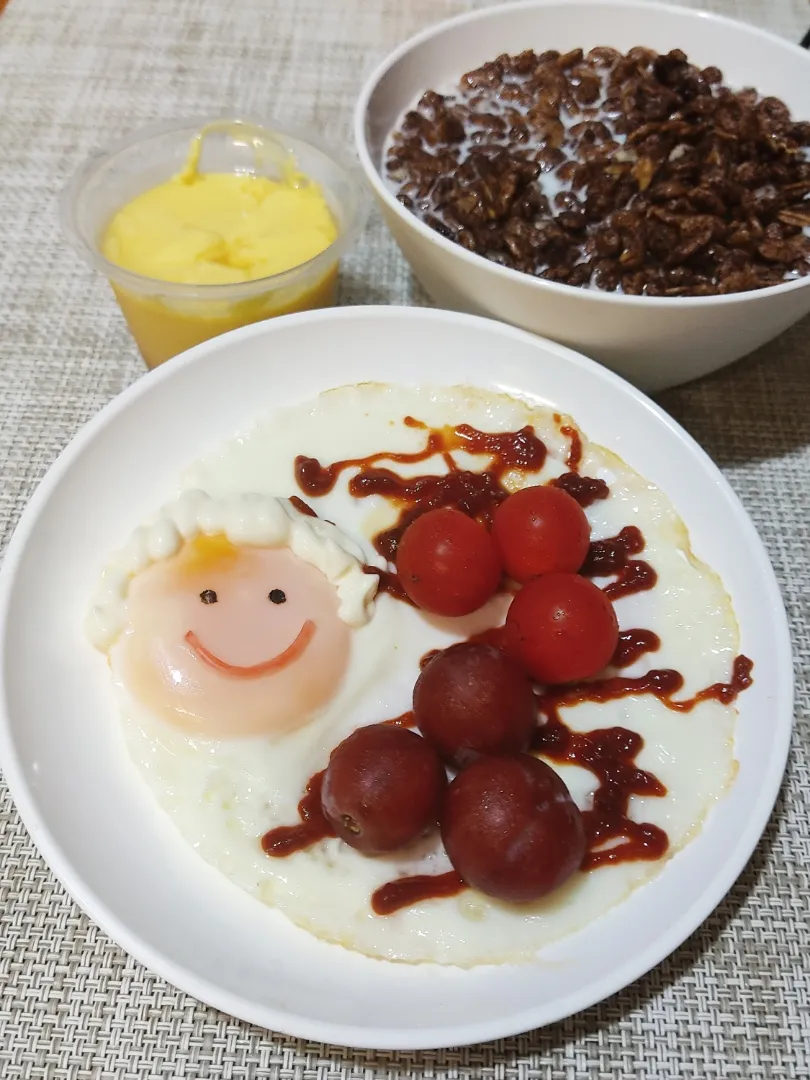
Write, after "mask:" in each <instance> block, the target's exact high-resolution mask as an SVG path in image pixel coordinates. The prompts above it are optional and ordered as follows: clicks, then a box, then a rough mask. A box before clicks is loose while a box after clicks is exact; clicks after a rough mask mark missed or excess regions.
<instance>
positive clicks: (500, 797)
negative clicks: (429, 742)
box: [442, 754, 586, 904]
mask: <svg viewBox="0 0 810 1080" xmlns="http://www.w3.org/2000/svg"><path fill="white" fill-rule="evenodd" d="M442 842H443V843H444V847H445V851H446V852H447V854H448V856H449V858H450V862H451V863H452V864H453V867H454V869H455V870H456V871H457V872H458V873H459V874H460V875H461V877H462V878H463V879H464V881H466V882H467V884H468V885H471V886H472V887H473V888H474V889H480V891H481V892H483V893H486V894H487V895H488V896H495V897H497V898H498V899H499V900H507V901H509V902H510V903H513V904H526V903H531V902H532V901H533V900H539V899H540V897H541V896H545V895H546V894H547V893H550V892H552V891H553V890H554V889H557V888H559V886H560V885H562V884H563V882H565V881H567V880H568V878H569V877H571V875H572V874H573V873H574V872H575V871H576V870H578V869H579V867H580V866H581V865H582V859H583V858H584V855H585V850H586V839H585V825H584V823H583V820H582V814H581V813H580V812H579V810H578V809H577V805H576V803H575V802H574V800H573V799H572V798H571V794H570V792H569V791H568V788H567V787H566V786H565V784H564V783H563V781H562V780H561V779H560V777H559V776H558V775H557V773H555V772H554V770H553V769H552V768H551V766H550V765H546V763H545V762H544V761H539V760H538V759H537V758H535V757H531V756H530V755H529V754H516V755H514V756H510V757H482V758H479V759H478V760H477V761H475V762H473V764H472V765H470V767H469V768H468V769H465V770H464V772H460V773H459V774H458V776H457V777H456V778H455V780H453V782H452V783H451V784H450V787H449V788H448V789H447V796H446V798H445V801H444V809H443V810H442Z"/></svg>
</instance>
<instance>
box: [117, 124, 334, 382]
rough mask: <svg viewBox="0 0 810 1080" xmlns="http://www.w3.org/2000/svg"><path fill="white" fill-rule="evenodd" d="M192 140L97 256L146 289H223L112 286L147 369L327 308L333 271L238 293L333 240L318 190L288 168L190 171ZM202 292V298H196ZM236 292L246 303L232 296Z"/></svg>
mask: <svg viewBox="0 0 810 1080" xmlns="http://www.w3.org/2000/svg"><path fill="white" fill-rule="evenodd" d="M204 135H205V132H202V133H201V134H200V135H199V136H197V138H196V139H195V140H194V141H193V143H192V146H191V150H190V153H189V157H188V160H187V162H186V164H185V166H184V168H183V169H182V170H181V171H180V172H179V173H178V174H177V175H176V176H173V177H172V178H171V179H169V180H167V181H165V182H164V183H162V184H158V185H157V186H155V187H153V188H149V189H148V190H147V191H144V192H142V193H141V194H140V195H137V196H135V198H133V199H132V200H131V201H130V202H128V203H126V204H125V205H124V206H122V207H121V209H120V210H118V212H117V213H116V214H115V215H114V216H113V217H112V219H111V221H110V223H109V225H108V226H107V229H106V232H105V233H104V236H103V240H102V244H101V248H102V252H103V254H104V255H105V257H106V258H107V259H109V260H110V262H113V263H115V264H116V265H117V266H120V267H122V268H123V269H124V270H129V271H132V272H134V273H136V274H140V275H142V276H143V277H146V278H151V279H153V280H155V281H160V282H168V283H173V284H176V285H185V286H210V285H217V286H228V287H230V289H229V291H233V292H234V293H235V295H234V297H233V298H228V296H227V293H226V295H225V297H223V296H222V294H221V293H220V294H219V295H218V296H217V297H216V298H215V299H208V298H207V297H203V296H200V295H199V293H198V294H197V296H195V295H194V293H193V291H192V292H190V293H189V294H188V295H186V296H180V297H178V296H176V295H172V294H173V292H176V290H171V289H168V290H165V291H162V290H160V289H159V288H158V287H156V288H154V289H152V290H147V291H144V292H135V291H134V290H130V289H127V288H124V287H122V286H121V285H119V284H116V283H113V288H114V290H115V293H116V296H117V298H118V301H119V303H120V305H121V309H122V311H123V313H124V316H125V318H126V320H127V323H128V324H129V327H130V330H131V331H132V334H133V336H134V337H135V340H136V341H137V343H138V346H139V348H140V350H141V353H142V354H143V357H144V359H145V360H146V363H147V365H148V366H149V367H155V366H156V365H157V364H160V363H162V362H163V361H164V360H167V359H168V358H169V357H170V356H174V355H176V354H177V353H179V352H182V351H183V350H184V349H187V348H190V347H191V346H192V345H195V344H197V343H198V342H200V341H204V340H206V339H207V338H211V337H214V336H215V335H217V334H222V333H224V332H225V331H227V330H232V329H234V328H235V327H237V326H244V325H246V324H247V323H251V322H257V321H259V320H260V319H266V318H269V317H270V316H273V315H282V314H287V313H290V312H293V311H302V310H306V309H310V308H315V307H325V306H327V305H328V304H330V303H332V302H333V301H334V291H335V284H336V276H337V266H336V264H333V265H331V266H328V267H327V268H326V270H325V271H323V270H322V271H321V272H320V274H319V276H317V277H316V278H315V279H314V280H313V279H312V278H311V277H309V278H308V279H306V280H303V281H302V280H298V281H294V282H292V283H288V284H279V283H274V284H273V285H272V287H270V288H268V289H267V290H261V291H259V292H258V293H257V292H256V291H255V290H252V289H250V288H249V287H248V288H247V289H244V290H241V289H239V286H240V285H244V284H245V283H247V282H253V281H257V280H259V279H263V278H269V277H272V276H274V275H277V274H281V273H283V272H284V271H287V270H292V269H294V268H295V267H297V266H302V265H303V264H304V263H307V262H309V260H310V259H314V258H315V256H317V255H319V254H321V252H323V251H325V250H326V249H327V248H328V247H329V246H330V245H331V244H332V243H333V242H334V241H335V240H336V239H337V236H338V228H337V224H336V222H335V219H334V217H333V216H332V213H331V211H330V209H329V206H328V205H327V202H326V199H325V198H324V195H323V192H322V191H321V189H320V187H319V186H318V184H316V183H314V182H313V181H311V180H309V179H308V178H307V177H305V176H303V175H301V173H299V172H298V171H297V170H296V169H295V168H294V166H293V164H292V162H291V161H290V160H289V159H288V160H287V161H286V162H285V164H284V168H283V169H282V172H281V178H280V179H271V178H269V177H267V176H263V175H256V174H252V173H250V174H248V173H235V172H231V173H220V172H205V173H204V172H200V171H199V169H198V165H199V156H200V150H201V146H202V139H203V137H204ZM204 291H205V290H203V292H204ZM240 293H242V294H244V293H247V295H240Z"/></svg>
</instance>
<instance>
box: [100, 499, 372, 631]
mask: <svg viewBox="0 0 810 1080" xmlns="http://www.w3.org/2000/svg"><path fill="white" fill-rule="evenodd" d="M218 534H224V535H225V536H226V537H227V538H228V540H230V541H231V543H233V544H251V545H254V546H257V547H288V548H289V549H290V551H292V553H293V554H294V555H297V556H298V558H299V559H303V561H304V562H307V563H309V564H310V565H312V566H315V567H316V568H317V569H318V570H320V571H321V573H322V574H323V575H324V576H325V577H326V579H327V580H328V581H329V582H330V583H331V584H332V585H334V586H335V589H336V591H337V594H338V614H339V616H340V618H341V619H343V621H344V622H345V623H348V625H349V626H363V625H364V624H365V623H367V622H368V621H369V619H370V618H371V615H372V612H373V607H374V597H375V594H376V592H377V586H378V584H379V579H378V578H377V576H376V575H375V574H369V573H366V572H365V571H364V569H363V565H364V560H363V554H362V551H361V549H360V547H359V546H358V545H357V544H355V543H354V542H353V541H352V540H351V539H350V538H349V537H348V536H346V535H345V534H344V533H343V532H341V530H340V529H338V528H337V526H336V525H332V524H331V523H330V522H328V521H322V520H321V519H320V518H314V517H309V516H307V515H305V514H302V513H301V512H300V511H298V510H296V508H295V507H294V506H293V504H292V503H291V502H290V501H289V499H283V498H275V497H273V496H269V495H260V494H257V493H247V494H241V495H235V496H232V497H231V498H226V499H214V498H212V497H211V496H210V495H209V494H208V493H207V492H205V491H185V492H183V494H182V495H180V496H179V497H178V498H177V499H175V500H174V502H171V503H169V504H168V505H166V506H164V507H163V508H162V509H161V511H160V513H159V514H158V516H157V518H156V519H155V520H154V521H153V522H152V523H151V524H150V525H141V526H139V527H138V528H137V529H135V531H134V532H133V533H132V536H131V537H130V539H129V542H128V543H127V544H126V545H125V547H123V548H122V549H121V550H120V551H119V552H117V553H116V554H115V555H114V556H113V558H112V559H111V560H110V562H109V563H108V565H107V566H106V567H105V569H104V570H103V572H102V575H101V582H100V585H99V588H98V590H97V592H96V595H95V596H94V598H93V601H92V604H91V607H90V611H89V612H88V615H87V619H86V624H85V627H86V631H87V635H88V637H89V638H90V641H91V642H92V643H93V645H95V647H96V648H97V649H99V650H101V651H102V652H106V650H107V649H109V648H110V646H111V645H112V644H113V642H114V641H115V639H116V638H117V637H118V635H119V634H120V633H121V632H122V630H123V629H124V626H125V625H126V597H127V592H128V590H129V583H130V581H131V580H132V578H133V577H134V576H135V575H136V574H138V573H140V572H141V571H142V570H145V569H146V567H147V566H149V565H150V564H151V563H153V562H157V561H158V560H159V559H168V558H170V557H171V556H172V555H175V554H176V553H177V552H178V551H179V550H180V548H181V547H182V545H183V543H185V542H186V541H189V540H193V539H194V537H195V536H199V535H204V536H215V535H218Z"/></svg>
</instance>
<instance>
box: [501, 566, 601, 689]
mask: <svg viewBox="0 0 810 1080" xmlns="http://www.w3.org/2000/svg"><path fill="white" fill-rule="evenodd" d="M618 640H619V626H618V623H617V621H616V612H615V611H614V610H613V605H612V604H611V602H610V600H608V598H607V597H606V596H605V594H604V593H603V592H602V590H601V589H598V588H597V587H596V585H594V583H593V582H592V581H588V579H587V578H583V577H580V576H579V575H578V574H545V575H544V576H543V577H538V578H534V579H533V580H532V581H529V582H527V583H526V584H525V585H524V586H523V588H522V589H521V590H520V592H518V593H517V594H516V596H515V598H514V600H513V601H512V603H511V604H510V605H509V610H508V612H507V613H506V626H505V628H504V645H505V648H506V651H507V652H508V653H509V654H510V655H511V656H512V657H513V658H514V659H515V660H517V661H518V663H520V664H521V665H522V666H523V667H524V669H525V670H526V671H528V672H529V674H530V675H533V676H534V677H535V679H538V680H539V681H540V682H542V683H567V682H576V681H578V680H580V679H587V678H589V677H590V676H591V675H596V674H597V673H598V672H600V671H601V670H602V668H603V667H605V665H606V664H607V663H608V662H609V661H610V658H611V657H612V656H613V653H614V652H615V650H616V645H617V644H618Z"/></svg>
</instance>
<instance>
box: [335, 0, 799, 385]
mask: <svg viewBox="0 0 810 1080" xmlns="http://www.w3.org/2000/svg"><path fill="white" fill-rule="evenodd" d="M596 45H610V46H613V47H614V48H617V49H620V50H622V51H627V50H628V49H630V48H632V47H633V46H634V45H645V46H647V47H649V48H653V49H656V50H657V51H659V52H668V51H669V50H670V49H673V48H679V49H683V51H684V52H686V54H687V55H688V56H689V59H690V60H692V61H693V62H694V63H696V64H698V65H699V66H701V67H705V66H708V65H712V64H713V65H716V66H717V67H719V68H720V69H721V71H722V72H723V75H724V79H725V82H726V83H727V84H728V85H731V86H735V87H743V86H751V85H754V86H756V87H757V89H758V90H760V92H761V93H763V94H767V95H774V96H776V97H778V98H781V99H782V100H783V101H784V102H785V103H786V104H787V105H788V106H789V108H790V109H791V112H792V114H793V116H794V117H795V118H797V119H800V120H804V119H810V56H809V55H808V53H807V52H806V51H805V50H804V49H801V48H799V47H798V46H797V45H792V44H790V43H789V42H787V41H783V40H782V39H781V38H778V37H776V36H774V35H773V34H769V33H766V32H765V31H762V30H759V29H757V28H755V27H753V26H747V25H745V24H743V23H739V22H735V21H733V20H731V19H725V18H721V17H720V16H717V15H710V14H708V13H707V12H704V11H697V10H689V9H687V8H678V7H669V6H664V5H659V4H655V3H649V2H647V0H530V2H528V3H511V4H501V5H499V6H497V7H492V8H486V9H484V10H481V11H476V12H474V13H472V14H469V15H463V16H461V17H459V18H455V19H451V20H449V21H447V22H443V23H441V24H440V25H438V26H435V27H431V28H429V29H428V30H426V31H424V32H423V33H421V34H418V35H417V36H416V37H413V38H411V40H410V41H407V42H406V43H405V44H404V45H402V46H400V48H398V49H396V50H395V51H394V52H393V53H391V55H390V56H388V57H387V58H386V59H385V60H384V61H383V62H382V64H381V65H380V66H379V67H378V68H377V70H376V71H375V72H374V73H373V74H372V75H371V77H370V78H369V80H368V82H367V83H366V85H365V87H364V89H363V91H362V93H361V94H360V98H359V100H358V102H357V106H356V110H355V118H354V131H355V140H356V143H357V150H358V153H359V156H360V161H361V164H362V167H363V170H364V172H365V174H366V177H367V179H368V181H369V183H370V185H371V187H372V189H373V191H374V194H375V196H376V198H377V201H378V203H379V206H380V209H381V210H382V214H383V217H384V218H385V221H386V223H387V225H388V228H389V229H390V230H391V233H392V234H393V236H394V239H395V240H396V242H397V243H398V244H399V246H400V248H401V249H402V252H403V254H404V255H405V257H406V259H407V260H408V262H409V263H410V265H411V267H412V269H413V272H414V274H415V275H416V277H417V278H418V279H419V281H420V282H421V283H422V285H423V286H424V287H425V289H426V290H427V292H428V293H429V294H430V296H431V297H432V299H433V300H434V301H435V302H436V303H437V304H439V305H440V306H441V307H447V308H452V309H454V310H457V311H467V312H471V313H472V314H477V315H487V316H490V317H492V318H496V319H502V320H503V321H504V322H508V323H512V324H513V325H515V326H519V327H523V328H524V329H526V330H531V331H533V332H534V333H537V334H544V335H545V336H547V337H550V338H553V339H554V340H555V341H559V342H561V343H563V344H566V345H569V346H571V347H572V348H575V349H579V350H581V351H582V352H584V353H586V354H587V355H588V356H592V357H593V358H594V359H596V360H599V361H600V362H601V363H603V364H606V365H607V366H608V367H611V368H613V369H614V370H615V371H618V372H619V373H620V374H622V375H624V376H625V378H627V379H629V380H630V381H631V382H633V383H635V384H636V385H637V386H640V387H641V388H642V389H644V390H646V391H648V392H655V391H658V390H663V389H664V388H665V387H668V386H676V385H678V384H679V383H683V382H688V381H689V380H690V379H695V378H697V377H698V376H701V375H706V374H708V373H709V372H710V371H715V370H716V369H717V368H720V367H723V366H724V365H725V364H730V363H731V362H732V361H734V360H737V359H739V358H740V357H741V356H745V355H746V354H747V353H749V352H752V351H753V350H754V349H757V348H759V346H760V345H763V344H764V343H765V342H766V341H770V340H771V338H774V337H776V335H777V334H781V333H782V331H783V330H786V329H787V328H788V327H789V326H792V324H793V323H795V322H797V321H798V320H799V319H800V318H802V316H804V315H806V314H808V312H810V277H805V278H803V279H799V280H796V281H790V282H786V283H785V284H784V285H777V286H773V287H771V288H767V289H761V290H757V291H755V292H748V293H737V294H732V295H729V296H718V297H713V296H710V297H664V298H656V297H636V296H622V295H616V294H611V293H600V292H597V291H595V290H588V289H581V288H575V287H573V286H568V285H559V284H556V283H554V282H548V281H544V280H542V279H538V278H533V277H531V276H529V275H528V274H522V273H520V272H518V271H516V270H510V269H507V268H506V267H502V266H498V265H496V264H495V263H492V262H489V261H488V260H487V259H485V258H483V257H482V256H479V255H474V254H473V253H471V252H469V251H466V250H465V249H464V248H462V247H460V246H459V245H458V244H454V243H453V242H452V241H450V240H447V239H445V238H444V237H442V236H440V235H439V234H438V233H436V232H434V231H433V230H432V229H430V228H429V227H428V226H427V225H425V224H423V223H422V222H421V221H419V219H418V218H417V217H416V216H415V215H414V214H412V213H411V212H410V211H408V210H406V209H405V207H404V206H402V204H401V203H399V202H398V201H397V199H396V198H395V197H394V194H393V192H392V190H391V189H390V188H389V187H388V186H387V184H386V182H385V181H384V179H383V176H382V172H381V170H382V164H383V148H384V144H385V142H386V140H387V137H388V135H389V134H390V132H391V130H392V128H393V127H394V126H395V125H396V124H397V123H398V121H399V119H400V117H401V115H402V113H403V111H404V110H405V109H407V108H409V107H412V105H413V103H414V102H415V101H416V100H417V98H418V97H419V95H420V94H421V93H422V92H423V91H424V90H426V89H429V88H430V89H434V88H436V87H437V86H439V85H440V84H442V83H445V82H446V81H448V80H450V81H456V80H457V79H458V77H459V76H460V75H461V74H463V73H464V72H465V71H469V70H471V69H472V68H476V67H479V66H480V65H481V64H482V63H484V62H485V61H487V60H493V59H494V58H495V57H496V56H498V55H499V54H500V53H503V52H507V53H515V52H521V51H522V50H524V49H527V48H534V49H535V50H536V51H538V52H541V51H542V50H544V49H551V48H553V49H559V50H560V51H561V52H565V51H567V50H569V49H573V48H578V47H582V48H583V49H586V50H587V49H590V48H592V47H594V46H596Z"/></svg>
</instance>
